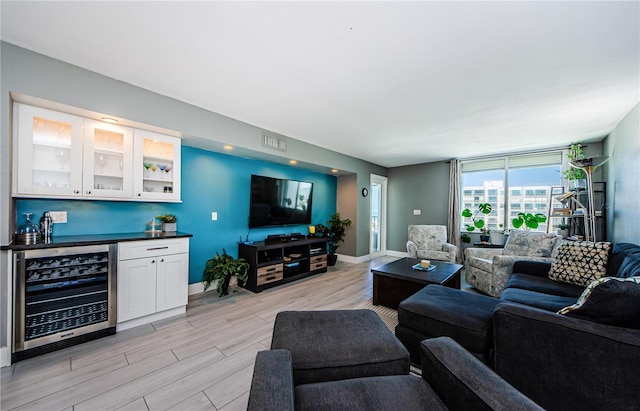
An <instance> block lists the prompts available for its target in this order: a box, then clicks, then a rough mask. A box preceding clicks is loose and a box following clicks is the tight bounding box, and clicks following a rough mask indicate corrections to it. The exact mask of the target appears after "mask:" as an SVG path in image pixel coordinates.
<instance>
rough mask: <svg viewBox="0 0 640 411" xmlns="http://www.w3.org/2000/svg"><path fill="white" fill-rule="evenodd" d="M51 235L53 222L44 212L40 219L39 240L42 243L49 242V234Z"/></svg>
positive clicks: (49, 215)
mask: <svg viewBox="0 0 640 411" xmlns="http://www.w3.org/2000/svg"><path fill="white" fill-rule="evenodd" d="M52 233H53V220H51V214H50V213H49V212H48V211H45V212H44V214H43V215H42V217H41V218H40V239H41V240H42V242H43V243H49V242H51V234H52Z"/></svg>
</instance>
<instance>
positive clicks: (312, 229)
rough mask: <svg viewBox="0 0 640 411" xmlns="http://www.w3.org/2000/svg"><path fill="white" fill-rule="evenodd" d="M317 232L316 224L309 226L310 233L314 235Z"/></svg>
mask: <svg viewBox="0 0 640 411" xmlns="http://www.w3.org/2000/svg"><path fill="white" fill-rule="evenodd" d="M315 234H316V226H315V225H310V226H309V235H310V236H313V235H315Z"/></svg>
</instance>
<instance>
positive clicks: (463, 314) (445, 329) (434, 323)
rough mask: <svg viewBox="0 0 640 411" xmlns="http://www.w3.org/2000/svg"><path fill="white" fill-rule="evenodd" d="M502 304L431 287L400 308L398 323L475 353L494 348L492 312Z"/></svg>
mask: <svg viewBox="0 0 640 411" xmlns="http://www.w3.org/2000/svg"><path fill="white" fill-rule="evenodd" d="M499 303H500V300H499V299H497V298H493V297H488V296H485V295H480V294H473V293H468V292H465V291H461V290H456V289H453V288H449V287H444V286H441V285H428V286H426V287H425V288H423V289H422V290H420V291H418V292H417V293H415V294H414V295H412V296H411V297H409V298H407V299H406V300H404V301H402V302H401V303H400V305H399V306H398V322H399V324H400V325H402V326H404V327H408V328H410V329H412V330H415V331H417V332H420V333H422V334H423V335H424V336H425V338H427V337H431V338H433V337H441V336H447V337H451V338H453V339H454V340H455V341H456V342H458V344H460V345H462V346H463V347H464V348H466V349H467V350H469V351H471V352H474V353H483V352H486V351H487V350H488V349H489V348H491V344H492V341H493V340H492V334H493V331H492V328H491V318H492V316H493V310H494V308H495V307H496V305H498V304H499Z"/></svg>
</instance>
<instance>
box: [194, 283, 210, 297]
mask: <svg viewBox="0 0 640 411" xmlns="http://www.w3.org/2000/svg"><path fill="white" fill-rule="evenodd" d="M214 288H215V287H214ZM203 292H204V285H202V283H193V284H189V295H193V294H200V293H203Z"/></svg>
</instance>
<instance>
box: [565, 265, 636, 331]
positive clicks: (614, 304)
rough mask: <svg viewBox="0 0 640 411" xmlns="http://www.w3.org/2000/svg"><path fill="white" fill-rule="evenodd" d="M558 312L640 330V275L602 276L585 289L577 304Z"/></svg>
mask: <svg viewBox="0 0 640 411" xmlns="http://www.w3.org/2000/svg"><path fill="white" fill-rule="evenodd" d="M558 314H564V315H567V316H569V317H575V318H581V319H583V320H590V321H595V322H599V323H603V324H610V325H616V326H619V327H627V328H634V329H639V328H640V277H629V278H616V277H603V278H599V279H597V280H595V281H593V282H592V283H591V284H589V286H587V288H585V290H584V291H583V293H582V295H581V296H580V298H578V301H576V303H575V304H573V305H570V306H568V307H565V308H563V309H561V310H560V311H558Z"/></svg>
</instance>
